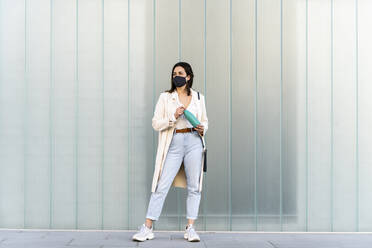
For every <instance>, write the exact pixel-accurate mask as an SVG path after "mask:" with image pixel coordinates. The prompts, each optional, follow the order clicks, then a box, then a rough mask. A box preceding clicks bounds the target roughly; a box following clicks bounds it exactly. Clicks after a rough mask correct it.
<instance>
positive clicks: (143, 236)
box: [132, 223, 155, 241]
mask: <svg viewBox="0 0 372 248" xmlns="http://www.w3.org/2000/svg"><path fill="white" fill-rule="evenodd" d="M138 229H139V231H138V232H137V233H136V234H134V235H133V237H132V240H137V241H145V240H147V239H153V238H154V237H155V235H154V233H153V232H152V231H153V227H151V228H148V227H147V226H146V225H145V223H144V224H142V225H141V226H138Z"/></svg>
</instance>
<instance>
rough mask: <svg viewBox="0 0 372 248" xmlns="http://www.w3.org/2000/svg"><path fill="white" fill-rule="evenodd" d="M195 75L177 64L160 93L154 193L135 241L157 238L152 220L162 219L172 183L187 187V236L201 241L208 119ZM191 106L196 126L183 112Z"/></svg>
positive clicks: (154, 121)
mask: <svg viewBox="0 0 372 248" xmlns="http://www.w3.org/2000/svg"><path fill="white" fill-rule="evenodd" d="M193 78H194V74H193V71H192V68H191V66H190V65H189V64H188V63H186V62H179V63H177V64H175V65H174V66H173V69H172V75H171V89H170V90H167V91H165V92H163V93H161V94H160V97H159V100H158V102H157V104H156V106H155V111H154V117H153V118H152V126H153V128H154V129H155V130H156V131H159V142H158V149H157V155H156V164H155V171H154V176H153V183H152V189H151V191H152V193H151V198H150V201H149V205H148V209H147V214H146V220H145V223H144V224H142V225H141V226H140V230H139V231H138V232H137V233H136V234H134V235H133V240H137V241H145V240H147V239H153V238H154V233H153V227H152V222H153V221H154V220H155V221H156V220H158V218H159V216H160V213H161V210H162V208H163V203H164V200H165V198H166V196H167V194H168V191H169V188H170V186H171V185H173V186H176V187H186V182H187V190H188V195H187V201H186V203H187V219H188V225H187V226H186V228H185V234H184V238H185V239H187V240H188V241H200V237H199V235H198V234H197V233H196V231H195V229H194V226H193V225H194V221H195V219H197V215H198V210H199V204H200V198H201V189H202V187H201V185H202V179H203V161H204V159H203V149H205V142H204V136H205V133H206V131H207V129H208V118H207V113H206V108H205V100H204V96H203V95H202V94H201V93H198V92H197V91H195V90H193V89H192V84H193ZM185 109H187V110H188V111H190V112H191V113H192V114H194V116H195V117H196V118H197V119H198V120H199V121H200V124H199V125H197V126H196V127H193V126H192V125H191V123H190V122H189V121H188V120H187V119H186V118H185V116H184V115H183V112H184V110H185ZM172 182H173V183H172Z"/></svg>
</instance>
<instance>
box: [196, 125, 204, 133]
mask: <svg viewBox="0 0 372 248" xmlns="http://www.w3.org/2000/svg"><path fill="white" fill-rule="evenodd" d="M195 129H196V131H198V133H199V134H200V135H201V136H203V133H204V126H203V125H201V124H199V125H197V126H196V127H195Z"/></svg>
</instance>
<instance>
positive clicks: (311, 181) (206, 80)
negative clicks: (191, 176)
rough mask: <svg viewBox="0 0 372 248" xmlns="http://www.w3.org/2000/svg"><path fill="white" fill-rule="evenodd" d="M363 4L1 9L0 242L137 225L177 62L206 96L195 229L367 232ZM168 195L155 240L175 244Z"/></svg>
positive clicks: (192, 0)
mask: <svg viewBox="0 0 372 248" xmlns="http://www.w3.org/2000/svg"><path fill="white" fill-rule="evenodd" d="M371 11H372V2H371V1H369V0H337V1H336V0H213V1H212V0H178V1H177V0H124V1H122V0H34V1H30V0H0V227H1V228H34V229H37V228H46V229H59V228H63V229H123V230H133V229H136V228H137V227H138V226H139V225H141V224H142V223H143V222H144V220H145V214H146V211H147V207H148V202H149V199H150V195H151V183H152V178H153V172H154V166H155V157H156V151H157V144H158V132H156V131H154V130H153V128H152V125H151V119H152V117H153V113H154V107H155V104H156V102H157V100H158V98H159V96H160V93H161V92H163V91H165V90H167V89H169V88H170V86H171V84H170V83H171V82H170V76H171V69H172V67H173V65H174V64H175V63H177V62H178V61H186V62H189V63H190V64H191V65H192V67H193V71H194V75H195V77H194V84H193V88H194V89H195V90H198V91H200V92H201V93H202V94H204V95H205V99H206V107H207V115H208V119H209V130H208V133H207V135H206V143H207V147H208V171H207V173H204V175H203V176H204V180H203V191H202V199H201V203H200V207H199V216H198V220H197V221H196V225H197V226H198V229H199V230H223V231H305V232H306V231H331V232H332V231H346V232H352V231H357V232H358V231H372V224H371V223H372V213H371V211H370V210H371V209H372V200H371V199H372V187H371V184H370V183H369V182H370V178H371V176H372V169H371V168H372V167H371V165H372V155H371V149H372V145H371V142H370V140H371V138H372V132H371V128H370V127H371V125H372V118H371V114H370V113H371V109H372V98H371V97H370V95H371V93H372V86H371V84H370V82H371V75H370V68H371V67H372V60H371V58H372V45H371V44H372V34H371V32H370V31H369V30H370V24H371V23H372V17H371V15H370V13H371ZM186 197H187V190H186V189H182V188H174V187H171V188H170V190H169V193H168V196H167V198H166V201H165V203H164V206H163V209H162V213H161V216H160V219H159V221H157V222H155V223H154V226H155V229H157V230H183V229H184V226H185V224H186V223H187V220H186Z"/></svg>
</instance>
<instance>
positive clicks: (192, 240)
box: [183, 233, 200, 242]
mask: <svg viewBox="0 0 372 248" xmlns="http://www.w3.org/2000/svg"><path fill="white" fill-rule="evenodd" d="M183 237H184V238H185V239H186V240H187V241H190V242H200V239H197V238H196V239H191V240H190V239H188V237H187V234H186V233H185V234H184V235H183Z"/></svg>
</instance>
